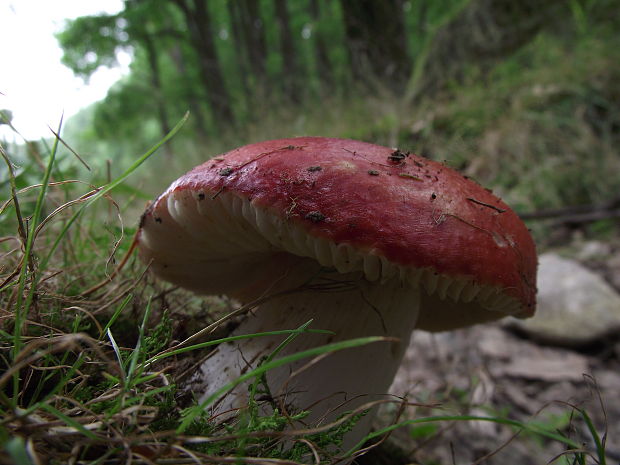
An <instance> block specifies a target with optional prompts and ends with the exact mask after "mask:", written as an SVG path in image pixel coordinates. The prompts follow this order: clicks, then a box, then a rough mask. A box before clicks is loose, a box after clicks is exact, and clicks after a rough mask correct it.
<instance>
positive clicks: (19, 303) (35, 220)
mask: <svg viewBox="0 0 620 465" xmlns="http://www.w3.org/2000/svg"><path fill="white" fill-rule="evenodd" d="M61 128H62V118H61V120H60V123H59V125H58V133H59V134H60V130H61ZM57 150H58V139H55V140H54V145H53V147H52V150H51V152H50V156H49V161H48V163H47V167H46V169H45V173H43V180H42V181H41V189H40V190H39V195H38V196H37V201H36V203H35V207H34V212H33V213H32V217H31V218H30V228H29V231H28V236H27V238H26V247H25V250H24V260H23V263H22V267H21V271H20V274H19V281H18V282H19V288H18V291H17V299H16V303H15V322H14V325H15V329H14V332H13V359H14V360H15V359H16V358H17V354H19V351H20V350H21V348H22V340H21V335H22V325H23V319H24V317H25V314H26V313H27V309H28V308H29V306H30V304H31V303H32V298H33V296H34V293H35V289H36V279H35V276H34V275H33V276H32V280H31V285H30V291H29V292H28V296H27V297H26V301H25V302H24V301H23V298H24V289H25V287H26V277H27V276H28V266H29V264H30V258H31V256H32V251H33V247H34V238H35V231H36V229H37V226H38V225H39V221H40V220H41V213H42V212H43V205H44V204H45V195H46V194H47V189H48V186H49V182H50V177H51V175H52V168H53V166H54V162H55V160H56V152H57ZM33 273H34V271H33ZM15 387H17V386H15ZM15 394H17V393H15Z"/></svg>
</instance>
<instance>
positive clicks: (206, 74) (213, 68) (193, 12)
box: [174, 0, 234, 127]
mask: <svg viewBox="0 0 620 465" xmlns="http://www.w3.org/2000/svg"><path fill="white" fill-rule="evenodd" d="M174 3H175V4H176V5H177V6H178V7H179V8H180V9H181V11H182V12H183V14H184V15H185V21H186V24H187V29H188V31H189V36H190V41H191V43H192V46H193V48H194V50H195V52H196V54H197V55H198V66H199V67H200V74H201V79H202V85H203V86H204V88H205V90H206V93H207V100H208V101H209V105H210V106H211V109H212V111H213V115H214V116H215V121H216V125H217V126H220V127H221V126H222V124H223V125H227V124H234V116H233V112H232V108H231V105H230V97H229V94H228V90H227V89H226V85H225V84H224V77H223V75H222V71H221V69H220V63H219V60H218V57H217V53H216V50H215V43H214V41H213V29H212V27H211V16H210V14H209V10H208V8H207V1H206V0H193V1H192V0H174Z"/></svg>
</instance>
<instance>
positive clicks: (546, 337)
mask: <svg viewBox="0 0 620 465" xmlns="http://www.w3.org/2000/svg"><path fill="white" fill-rule="evenodd" d="M511 324H512V325H516V327H517V328H518V329H520V330H522V331H525V332H526V333H528V334H530V335H531V336H533V337H535V338H536V339H539V340H542V341H543V342H549V343H557V344H561V345H575V346H577V345H583V344H587V343H590V342H594V341H596V340H598V339H601V338H603V337H605V336H607V335H610V334H613V333H614V332H617V331H618V330H619V329H620V295H618V293H617V292H616V291H615V290H614V289H613V288H612V287H611V286H610V285H609V284H608V283H607V282H606V281H605V280H604V279H603V278H602V277H600V276H599V275H598V274H596V273H594V272H592V271H590V270H589V269H587V268H585V267H584V266H582V265H580V264H579V263H578V262H576V261H574V260H570V259H567V258H562V257H560V256H559V255H557V254H554V253H546V254H543V255H541V256H540V257H539V268H538V309H537V312H536V316H534V318H531V319H529V320H523V321H513V322H512V323H511Z"/></svg>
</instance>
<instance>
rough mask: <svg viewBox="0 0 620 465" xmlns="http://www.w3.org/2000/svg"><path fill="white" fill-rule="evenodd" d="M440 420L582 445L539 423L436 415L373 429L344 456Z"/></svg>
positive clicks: (470, 416)
mask: <svg viewBox="0 0 620 465" xmlns="http://www.w3.org/2000/svg"><path fill="white" fill-rule="evenodd" d="M438 421H489V422H492V423H499V424H502V425H507V426H511V427H513V428H517V429H521V430H524V431H528V432H531V433H534V434H538V435H540V436H544V437H546V438H548V439H552V440H554V441H558V442H560V443H562V444H566V445H567V446H569V447H571V448H574V449H578V448H580V447H581V445H580V444H579V443H577V442H575V441H573V440H571V439H569V438H567V437H566V436H563V435H561V434H559V433H556V432H554V431H549V430H546V429H544V428H542V427H540V426H537V425H532V424H528V423H523V422H520V421H517V420H510V419H508V418H499V417H482V416H475V415H436V416H430V417H424V418H416V419H413V420H407V421H403V422H400V423H395V424H393V425H390V426H387V427H385V428H382V429H380V430H377V431H373V432H372V433H370V434H368V435H366V436H365V437H364V438H363V439H361V440H360V441H359V442H358V443H357V444H356V445H355V446H354V447H352V448H351V449H349V450H348V451H347V452H346V454H345V455H344V457H350V456H351V455H353V453H354V452H355V451H357V450H359V449H360V448H361V447H362V446H363V445H364V443H365V442H366V441H368V440H371V439H374V438H377V437H379V436H382V435H384V434H386V433H389V432H390V431H393V430H395V429H397V428H402V427H403V426H410V425H419V424H423V423H433V422H438Z"/></svg>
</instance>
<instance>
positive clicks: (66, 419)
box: [39, 404, 99, 440]
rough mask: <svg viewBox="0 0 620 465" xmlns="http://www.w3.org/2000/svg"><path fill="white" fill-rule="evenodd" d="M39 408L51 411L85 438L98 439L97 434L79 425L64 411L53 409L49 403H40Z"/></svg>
mask: <svg viewBox="0 0 620 465" xmlns="http://www.w3.org/2000/svg"><path fill="white" fill-rule="evenodd" d="M39 408H40V409H41V410H46V411H47V412H48V413H51V414H52V415H54V416H55V417H56V418H58V419H59V420H62V421H63V422H64V423H66V425H67V426H69V427H71V428H74V429H76V430H77V431H79V432H80V433H82V434H83V435H84V436H86V437H87V438H89V439H94V440H98V439H99V437H97V435H96V434H95V433H93V432H92V431H90V430H89V429H88V428H85V427H84V425H81V424H80V423H78V422H77V421H75V420H74V419H73V418H71V417H68V416H67V415H65V414H64V413H62V412H60V411H59V410H57V409H55V408H54V407H52V406H51V405H49V404H40V405H39Z"/></svg>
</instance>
